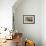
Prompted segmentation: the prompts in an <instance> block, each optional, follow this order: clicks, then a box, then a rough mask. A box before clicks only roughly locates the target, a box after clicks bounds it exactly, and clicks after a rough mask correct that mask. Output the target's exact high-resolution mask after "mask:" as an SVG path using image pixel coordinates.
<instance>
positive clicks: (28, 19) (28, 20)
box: [23, 15, 35, 24]
mask: <svg viewBox="0 0 46 46" xmlns="http://www.w3.org/2000/svg"><path fill="white" fill-rule="evenodd" d="M23 24H35V15H23Z"/></svg>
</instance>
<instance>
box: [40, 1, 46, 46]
mask: <svg viewBox="0 0 46 46" xmlns="http://www.w3.org/2000/svg"><path fill="white" fill-rule="evenodd" d="M41 38H42V46H46V0H42V1H41Z"/></svg>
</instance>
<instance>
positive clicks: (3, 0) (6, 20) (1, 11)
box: [0, 0, 16, 29]
mask: <svg viewBox="0 0 46 46" xmlns="http://www.w3.org/2000/svg"><path fill="white" fill-rule="evenodd" d="M15 2H16V0H0V27H7V28H9V29H11V28H12V6H13V4H14V3H15Z"/></svg>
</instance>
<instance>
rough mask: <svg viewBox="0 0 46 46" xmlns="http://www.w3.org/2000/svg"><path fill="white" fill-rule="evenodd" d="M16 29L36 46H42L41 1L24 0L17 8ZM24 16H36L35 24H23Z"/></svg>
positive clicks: (15, 12)
mask: <svg viewBox="0 0 46 46" xmlns="http://www.w3.org/2000/svg"><path fill="white" fill-rule="evenodd" d="M15 6H16V5H14V8H13V12H14V16H15V18H14V19H15V22H14V23H15V28H16V29H17V30H18V31H19V32H22V33H23V34H24V37H25V38H26V37H27V38H28V39H32V40H34V41H35V43H36V46H41V1H40V0H23V2H21V3H20V5H19V6H17V7H15ZM23 15H35V24H23Z"/></svg>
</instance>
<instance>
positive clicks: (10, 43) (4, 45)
mask: <svg viewBox="0 0 46 46" xmlns="http://www.w3.org/2000/svg"><path fill="white" fill-rule="evenodd" d="M0 46H16V45H15V39H13V40H6V42H4V43H2V44H1V45H0Z"/></svg>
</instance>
